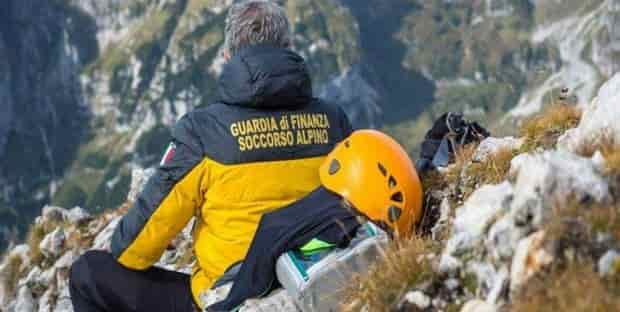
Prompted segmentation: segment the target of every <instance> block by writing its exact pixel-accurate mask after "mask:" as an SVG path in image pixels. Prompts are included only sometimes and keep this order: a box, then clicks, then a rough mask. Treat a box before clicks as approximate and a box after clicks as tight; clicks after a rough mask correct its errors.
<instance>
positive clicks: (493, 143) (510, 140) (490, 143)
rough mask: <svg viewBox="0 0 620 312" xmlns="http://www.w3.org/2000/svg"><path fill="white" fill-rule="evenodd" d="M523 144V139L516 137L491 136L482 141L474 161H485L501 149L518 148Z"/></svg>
mask: <svg viewBox="0 0 620 312" xmlns="http://www.w3.org/2000/svg"><path fill="white" fill-rule="evenodd" d="M521 145H523V139H516V138H514V137H505V138H494V137H489V138H486V139H485V140H484V141H482V142H481V143H480V145H479V146H478V148H477V149H476V152H475V153H474V156H473V158H472V160H473V161H474V162H480V161H484V160H485V159H486V158H487V157H489V156H490V155H493V154H495V153H497V152H499V151H500V150H503V149H508V150H516V149H518V148H520V147H521Z"/></svg>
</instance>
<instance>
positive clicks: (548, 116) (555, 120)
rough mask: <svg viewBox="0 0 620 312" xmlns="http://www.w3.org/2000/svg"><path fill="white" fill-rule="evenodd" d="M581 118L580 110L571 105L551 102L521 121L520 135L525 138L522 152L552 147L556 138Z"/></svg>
mask: <svg viewBox="0 0 620 312" xmlns="http://www.w3.org/2000/svg"><path fill="white" fill-rule="evenodd" d="M580 120H581V111H580V110H579V109H578V108H577V107H575V106H572V105H564V104H553V105H550V106H548V107H547V108H546V109H544V111H543V112H542V113H540V114H538V115H536V116H533V117H531V118H529V119H527V120H525V121H524V122H523V124H522V125H521V129H520V132H521V135H522V136H523V137H524V138H525V144H523V147H522V152H530V151H534V150H536V149H538V148H544V149H550V148H553V147H554V146H555V145H556V143H557V141H558V138H559V137H560V136H561V135H562V134H564V133H565V132H566V130H568V129H572V128H575V127H576V126H577V125H578V124H579V121H580Z"/></svg>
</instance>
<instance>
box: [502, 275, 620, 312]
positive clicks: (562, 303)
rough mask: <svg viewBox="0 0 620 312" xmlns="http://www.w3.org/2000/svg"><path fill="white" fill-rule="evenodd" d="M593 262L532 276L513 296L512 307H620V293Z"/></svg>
mask: <svg viewBox="0 0 620 312" xmlns="http://www.w3.org/2000/svg"><path fill="white" fill-rule="evenodd" d="M592 267H593V264H592V263H572V264H570V265H568V267H566V268H560V269H557V270H554V271H552V272H551V273H548V274H542V275H540V276H537V277H535V278H533V279H532V280H531V281H530V282H529V283H528V284H527V285H526V286H525V289H523V291H522V293H521V294H520V295H519V296H518V297H517V298H515V299H514V300H513V305H512V309H511V311H515V312H520V311H528V312H531V311H534V312H547V311H549V312H556V311H583V312H586V311H587V312H590V311H592V312H606V311H618V308H619V307H620V296H619V294H617V293H615V292H614V291H613V290H612V287H610V285H608V283H610V281H605V280H603V279H601V278H600V277H599V276H598V274H597V273H596V272H594V270H592Z"/></svg>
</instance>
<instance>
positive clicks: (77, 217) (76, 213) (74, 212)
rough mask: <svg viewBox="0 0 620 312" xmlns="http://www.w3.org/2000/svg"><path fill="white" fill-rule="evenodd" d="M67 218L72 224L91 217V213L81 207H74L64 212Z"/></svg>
mask: <svg viewBox="0 0 620 312" xmlns="http://www.w3.org/2000/svg"><path fill="white" fill-rule="evenodd" d="M66 216H67V220H68V221H69V222H71V223H72V224H81V223H83V222H85V221H88V220H90V219H91V215H90V214H89V213H88V212H86V210H84V209H82V208H81V207H74V208H73V209H71V210H69V211H68V212H67V214H66Z"/></svg>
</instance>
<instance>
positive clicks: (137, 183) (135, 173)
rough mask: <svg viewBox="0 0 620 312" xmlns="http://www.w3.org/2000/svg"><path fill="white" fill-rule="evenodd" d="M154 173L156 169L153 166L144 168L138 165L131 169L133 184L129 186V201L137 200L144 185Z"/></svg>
mask: <svg viewBox="0 0 620 312" xmlns="http://www.w3.org/2000/svg"><path fill="white" fill-rule="evenodd" d="M153 174H155V169H153V168H149V169H143V168H139V167H138V168H134V169H133V170H132V171H131V186H130V188H129V194H127V200H128V201H129V202H134V201H136V199H137V198H138V195H140V192H142V189H143V188H144V185H145V184H146V182H147V181H148V180H149V178H150V177H151V176H152V175H153Z"/></svg>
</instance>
